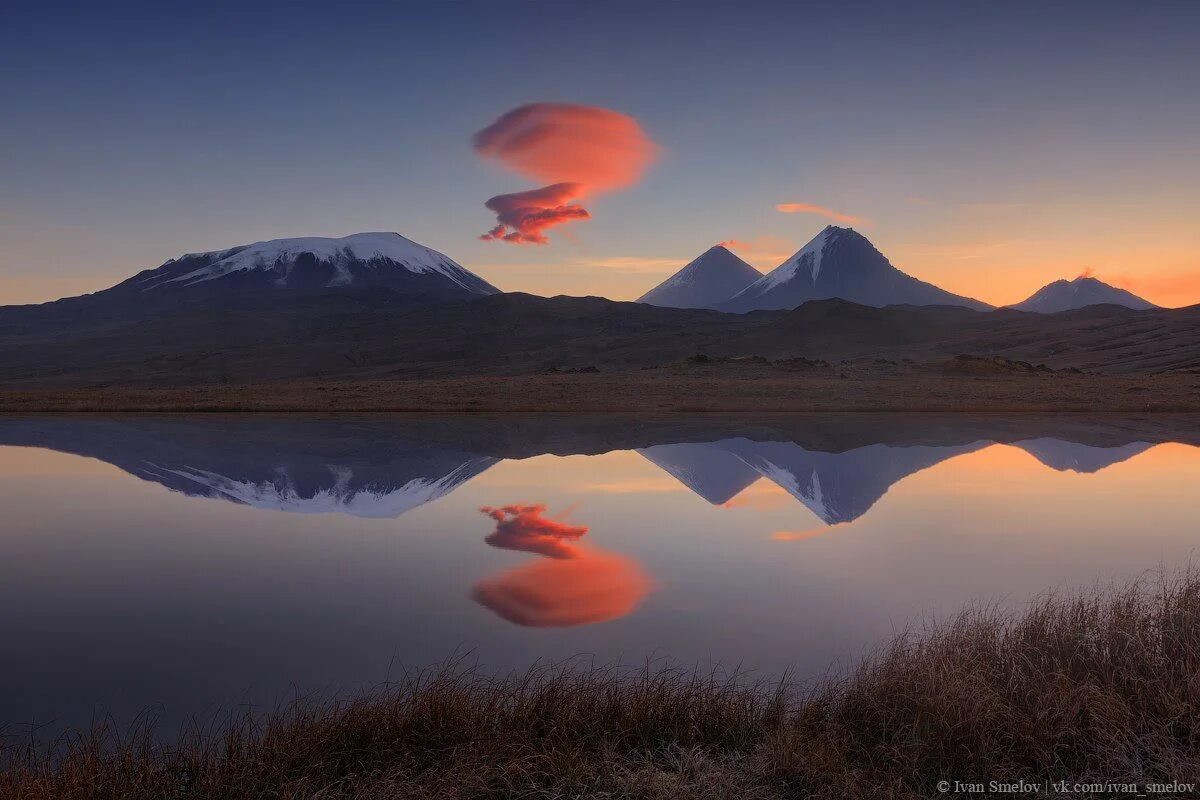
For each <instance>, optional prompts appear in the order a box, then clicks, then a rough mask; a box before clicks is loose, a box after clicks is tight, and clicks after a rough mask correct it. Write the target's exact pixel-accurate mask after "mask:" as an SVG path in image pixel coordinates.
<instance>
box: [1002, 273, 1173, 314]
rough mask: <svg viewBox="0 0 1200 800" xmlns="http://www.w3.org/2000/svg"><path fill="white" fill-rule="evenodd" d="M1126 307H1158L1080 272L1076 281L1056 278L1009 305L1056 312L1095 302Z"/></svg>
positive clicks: (1047, 312)
mask: <svg viewBox="0 0 1200 800" xmlns="http://www.w3.org/2000/svg"><path fill="white" fill-rule="evenodd" d="M1102 304H1108V305H1115V306H1125V307H1126V308H1132V309H1135V310H1137V311H1147V310H1149V309H1152V308H1158V306H1156V305H1154V304H1153V303H1151V302H1150V301H1149V300H1143V299H1142V298H1140V297H1138V296H1137V295H1135V294H1133V293H1132V292H1127V291H1125V290H1124V289H1118V288H1117V287H1115V286H1110V285H1109V284H1107V283H1105V282H1104V281H1101V280H1097V279H1096V278H1090V277H1087V276H1083V275H1081V276H1080V277H1078V278H1076V279H1075V280H1072V281H1068V280H1057V281H1054V282H1053V283H1048V284H1046V285H1045V286H1043V287H1042V288H1041V289H1038V290H1037V291H1036V292H1034V293H1033V295H1032V296H1030V297H1029V298H1028V299H1026V300H1024V301H1022V302H1020V303H1017V304H1015V305H1012V306H1010V308H1015V309H1016V310H1017V311H1032V312H1034V313H1037V314H1055V313H1057V312H1059V311H1071V310H1073V309H1076V308H1083V307H1085V306H1095V305H1102Z"/></svg>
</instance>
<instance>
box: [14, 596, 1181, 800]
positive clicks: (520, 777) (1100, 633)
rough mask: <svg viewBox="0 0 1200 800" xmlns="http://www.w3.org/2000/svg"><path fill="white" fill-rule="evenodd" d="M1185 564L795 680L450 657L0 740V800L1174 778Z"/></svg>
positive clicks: (817, 789)
mask: <svg viewBox="0 0 1200 800" xmlns="http://www.w3.org/2000/svg"><path fill="white" fill-rule="evenodd" d="M1198 711H1200V576H1197V575H1195V574H1187V575H1184V576H1182V577H1180V578H1177V579H1172V580H1170V581H1155V582H1154V583H1153V584H1152V585H1149V584H1145V583H1142V584H1136V585H1132V586H1129V587H1125V588H1119V589H1114V590H1110V591H1107V592H1097V593H1094V594H1090V595H1078V596H1066V597H1057V598H1056V597H1050V598H1047V599H1044V600H1042V601H1040V602H1038V603H1037V604H1035V605H1034V606H1033V607H1031V608H1030V609H1029V610H1028V611H1027V612H1026V613H1024V614H1023V615H1018V616H1010V615H1005V614H1001V613H998V612H991V611H986V612H980V611H974V612H967V613H964V614H962V615H961V616H959V617H958V618H957V619H954V620H952V621H950V622H948V623H947V624H944V625H940V626H937V627H934V628H932V629H930V630H927V631H925V632H924V633H922V634H921V635H918V636H904V637H901V638H899V639H898V640H897V641H896V642H894V643H893V644H892V645H890V646H889V647H888V648H886V649H884V650H883V651H881V652H880V653H878V654H877V655H876V656H875V657H873V658H871V659H869V660H867V661H866V662H864V663H863V664H862V666H860V667H859V668H858V669H857V670H856V671H854V672H853V673H851V674H849V675H847V676H845V677H843V678H839V679H831V680H829V681H826V682H825V683H822V684H821V685H819V686H816V687H810V688H809V689H807V690H805V691H800V690H797V689H795V688H793V687H791V686H789V685H788V684H786V683H779V684H765V683H748V682H747V681H745V680H741V679H738V678H737V677H736V676H735V677H722V676H715V675H696V674H692V673H688V672H683V671H675V670H669V669H666V670H663V669H658V670H645V671H641V672H638V673H627V672H620V671H616V670H597V669H585V670H581V669H570V668H555V669H540V670H535V671H533V672H531V673H529V674H528V675H525V676H522V677H515V678H506V679H489V678H486V677H483V676H481V675H477V674H473V673H471V672H469V671H464V670H461V669H458V668H456V667H453V666H451V667H448V668H445V669H442V670H440V671H436V672H432V673H427V674H424V675H421V676H417V677H415V678H413V679H412V680H411V681H408V682H404V683H401V684H399V685H395V686H391V687H389V688H387V689H383V690H380V691H378V692H375V693H372V694H370V695H368V696H364V697H361V698H359V699H356V700H352V701H345V702H330V703H326V704H319V703H316V704H314V703H311V702H305V703H298V704H295V705H293V706H292V707H290V708H287V709H284V710H282V711H279V712H277V713H275V714H274V715H270V716H268V717H266V718H265V719H261V720H259V721H257V722H255V721H252V720H250V719H239V720H235V721H234V722H233V723H232V724H231V725H230V726H228V728H227V729H224V730H223V731H221V732H217V733H214V732H211V731H210V732H208V733H202V734H196V735H193V736H191V737H188V738H187V739H186V740H185V741H184V742H183V744H182V745H180V746H178V747H175V748H171V749H162V748H158V747H155V746H154V745H153V744H152V743H151V742H150V740H149V739H148V738H146V737H132V738H127V739H125V740H121V741H118V740H116V739H114V738H113V737H106V736H105V734H104V733H103V732H99V733H97V734H94V735H93V736H91V737H90V738H83V739H80V740H79V741H76V742H74V743H73V744H71V745H70V746H69V747H68V748H67V752H65V754H60V757H59V758H58V759H47V758H45V757H44V756H43V755H39V754H37V753H31V752H29V751H28V750H24V751H22V750H12V751H10V752H9V753H8V757H9V762H8V764H7V770H6V771H5V772H3V773H2V777H0V797H3V798H22V800H42V799H43V798H46V799H48V798H55V800H72V799H73V798H122V799H123V800H124V799H128V800H139V799H141V798H145V799H146V800H150V798H153V799H154V800H163V799H164V798H246V799H247V800H248V799H249V798H500V797H528V798H568V797H572V798H613V797H630V798H671V800H678V799H679V798H776V797H789V798H791V797H827V798H860V797H861V798H876V797H906V798H907V797H925V796H934V795H937V791H936V784H937V781H938V780H941V779H944V778H945V779H950V780H955V779H957V780H983V781H987V780H1000V781H1005V780H1012V781H1015V780H1017V779H1025V780H1029V781H1039V780H1042V781H1044V780H1051V779H1053V780H1058V779H1068V780H1123V781H1150V780H1162V781H1169V780H1195V779H1196V776H1198V775H1200V716H1198V714H1197V712H1198Z"/></svg>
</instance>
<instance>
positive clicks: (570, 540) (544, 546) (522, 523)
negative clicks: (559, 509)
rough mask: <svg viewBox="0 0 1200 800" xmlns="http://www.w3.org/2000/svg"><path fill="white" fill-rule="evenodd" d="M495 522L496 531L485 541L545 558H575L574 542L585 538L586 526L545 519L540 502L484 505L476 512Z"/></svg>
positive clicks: (544, 509)
mask: <svg viewBox="0 0 1200 800" xmlns="http://www.w3.org/2000/svg"><path fill="white" fill-rule="evenodd" d="M479 510H480V511H481V512H483V513H484V514H487V515H488V516H489V517H491V518H492V519H494V520H496V530H495V531H493V532H492V533H491V534H489V535H488V537H487V538H486V539H484V541H485V542H487V543H488V544H490V545H491V546H492V547H501V548H504V549H505V550H520V551H523V552H526V553H536V554H538V555H540V556H546V557H547V558H561V559H566V558H576V557H577V555H578V552H579V551H578V550H577V548H576V547H575V542H577V541H578V540H580V539H582V538H583V537H584V536H586V535H587V532H588V529H587V526H586V525H571V524H570V523H567V522H563V521H562V520H559V519H552V518H550V517H547V516H546V506H544V505H543V504H541V503H527V504H512V505H507V506H500V507H499V508H496V507H493V506H484V507H482V508H481V509H479Z"/></svg>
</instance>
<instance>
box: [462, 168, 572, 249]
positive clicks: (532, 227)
mask: <svg viewBox="0 0 1200 800" xmlns="http://www.w3.org/2000/svg"><path fill="white" fill-rule="evenodd" d="M582 191H583V190H582V187H581V185H580V184H578V183H554V184H551V185H550V186H545V187H543V188H541V189H530V190H529V191H527V192H514V193H513V194H498V195H496V196H495V197H493V198H491V199H490V200H488V201H487V202H486V203H484V205H485V206H487V207H488V208H489V209H491V210H492V211H494V212H496V221H497V222H498V223H499V224H497V225H496V227H494V228H492V229H491V230H490V231H488V232H487V233H485V234H483V235H482V236H480V237H479V238H480V239H483V240H484V241H485V242H487V241H492V240H502V241H505V242H513V243H514V244H546V243H547V242H548V241H549V240H548V239H547V238H546V236H545V235H544V234H543V233H542V231H544V230H546V229H547V228H552V227H554V226H555V225H561V224H562V223H564V222H569V221H571V220H573V219H587V218H588V217H590V216H591V214H589V213H588V210H587V209H586V208H584V207H583V206H580V205H568V203H569V202H570V201H572V200H575V199H577V198H578V197H579V196H580V195H581V194H582Z"/></svg>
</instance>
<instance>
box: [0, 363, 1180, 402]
mask: <svg viewBox="0 0 1200 800" xmlns="http://www.w3.org/2000/svg"><path fill="white" fill-rule="evenodd" d="M0 411H26V412H31V411H310V412H319V411H445V412H474V411H479V412H509V411H519V412H541V411H556V412H613V411H639V412H696V411H701V412H702V411H730V412H733V411H739V412H740V411H747V412H749V411H754V412H774V411H780V412H790V411H981V412H990V411H1011V412H1026V411H1086V412H1109V411H1119V412H1147V411H1153V412H1163V411H1174V412H1192V411H1200V375H1192V374H1183V373H1174V374H1155V375H1121V376H1113V375H1089V374H1072V373H1065V372H1059V373H1033V374H1029V373H1025V374H1022V373H1010V374H996V375H971V374H943V373H936V372H930V371H924V370H916V369H907V370H905V369H897V368H896V367H889V366H886V365H885V366H870V365H866V366H861V365H856V366H847V367H839V368H838V369H837V370H831V371H829V372H827V373H816V374H813V373H803V372H799V373H797V372H789V371H786V370H780V369H774V368H770V367H763V366H759V365H755V364H745V365H738V366H730V365H719V366H700V365H671V366H668V367H661V368H656V369H647V370H633V371H628V372H601V373H584V374H561V373H560V374H538V375H519V376H510V377H489V376H474V377H459V378H420V379H417V378H411V379H395V380H385V379H378V380H369V381H356V380H312V381H302V382H290V383H262V384H251V385H234V384H228V385H199V386H177V387H170V386H167V387H153V388H149V387H138V386H109V387H90V388H78V387H65V386H64V387H28V388H27V387H24V386H16V385H9V386H7V387H0Z"/></svg>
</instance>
